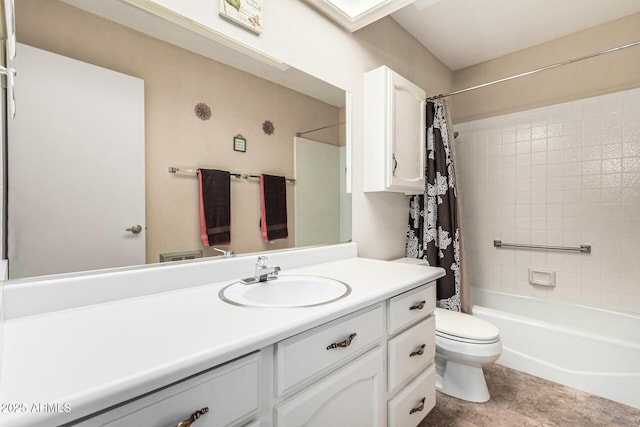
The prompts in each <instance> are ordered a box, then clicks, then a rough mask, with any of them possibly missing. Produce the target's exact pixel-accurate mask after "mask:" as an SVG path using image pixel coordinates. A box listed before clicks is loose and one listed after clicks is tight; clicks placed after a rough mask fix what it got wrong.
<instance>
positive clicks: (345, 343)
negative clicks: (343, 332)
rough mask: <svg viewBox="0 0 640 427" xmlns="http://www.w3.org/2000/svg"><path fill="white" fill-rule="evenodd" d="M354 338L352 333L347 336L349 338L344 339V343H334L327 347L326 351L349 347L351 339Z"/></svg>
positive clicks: (354, 335)
mask: <svg viewBox="0 0 640 427" xmlns="http://www.w3.org/2000/svg"><path fill="white" fill-rule="evenodd" d="M355 337H356V333H355V332H354V333H352V334H351V335H349V337H348V338H347V339H345V340H344V341H340V342H334V343H333V344H331V345H328V346H327V350H331V349H332V348H338V347H341V348H346V347H349V346H350V345H351V341H353V339H354V338H355Z"/></svg>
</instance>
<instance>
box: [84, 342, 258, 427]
mask: <svg viewBox="0 0 640 427" xmlns="http://www.w3.org/2000/svg"><path fill="white" fill-rule="evenodd" d="M260 361H261V358H260V354H259V353H257V352H256V353H253V354H250V355H248V356H245V357H243V358H241V359H239V360H235V361H233V362H230V363H227V364H224V365H222V366H220V367H216V368H214V369H212V370H210V371H207V372H204V373H201V374H198V375H195V376H193V377H191V378H189V379H186V380H184V381H181V382H179V383H177V384H174V385H170V386H168V387H166V388H163V389H161V390H158V391H156V392H153V393H150V394H148V395H146V396H143V397H141V398H139V399H136V400H133V401H132V402H130V403H126V404H124V405H122V406H119V407H116V408H115V409H112V410H110V411H108V412H105V413H104V414H101V415H98V416H95V417H93V418H89V419H88V420H86V421H84V422H81V423H79V424H78V425H79V426H82V427H89V426H109V427H120V426H122V427H125V426H126V427H130V426H144V427H169V426H171V427H173V426H180V427H182V426H184V425H185V423H183V424H182V425H180V423H181V422H183V421H187V420H189V418H190V417H191V416H192V415H194V414H198V415H196V417H197V420H196V421H195V422H194V423H193V425H194V427H197V426H207V427H214V426H244V425H247V424H249V422H251V420H252V419H253V418H255V416H256V414H257V413H258V409H259V401H260V399H259V395H260V389H259V378H260V377H259V373H260ZM205 408H206V409H205ZM187 424H188V423H187ZM255 425H259V424H255Z"/></svg>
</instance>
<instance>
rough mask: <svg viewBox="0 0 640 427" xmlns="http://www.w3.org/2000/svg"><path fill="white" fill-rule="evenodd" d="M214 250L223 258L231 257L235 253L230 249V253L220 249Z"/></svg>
mask: <svg viewBox="0 0 640 427" xmlns="http://www.w3.org/2000/svg"><path fill="white" fill-rule="evenodd" d="M212 249H213V250H214V251H216V252H220V253H221V254H222V256H226V257H230V256H231V255H233V251H232V250H231V249H229V250H228V251H225V250H224V249H218V248H212Z"/></svg>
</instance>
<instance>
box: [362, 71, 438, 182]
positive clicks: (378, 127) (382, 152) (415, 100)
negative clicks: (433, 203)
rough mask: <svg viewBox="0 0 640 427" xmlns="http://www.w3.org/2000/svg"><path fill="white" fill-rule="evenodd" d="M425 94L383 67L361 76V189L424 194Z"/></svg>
mask: <svg viewBox="0 0 640 427" xmlns="http://www.w3.org/2000/svg"><path fill="white" fill-rule="evenodd" d="M425 97H426V94H425V91H424V90H423V89H422V88H420V87H418V86H417V85H415V84H414V83H412V82H410V81H409V80H407V79H405V78H404V77H402V76H401V75H399V74H398V73H396V72H394V71H393V70H391V69H389V68H388V67H386V66H382V67H379V68H376V69H375V70H372V71H369V72H367V73H365V75H364V141H365V143H364V191H391V192H400V193H405V194H422V193H423V192H424V156H425V143H426V141H425V121H426V118H425Z"/></svg>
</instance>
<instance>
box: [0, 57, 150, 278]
mask: <svg viewBox="0 0 640 427" xmlns="http://www.w3.org/2000/svg"><path fill="white" fill-rule="evenodd" d="M17 52H18V54H17V55H16V59H15V61H14V62H13V65H11V66H12V67H14V68H15V69H16V70H17V73H18V77H16V81H15V98H16V108H17V109H16V116H15V118H13V119H12V118H8V120H7V122H8V123H7V126H8V153H7V156H8V165H9V166H8V206H7V209H8V211H7V215H8V217H7V227H8V228H7V230H8V231H7V251H8V258H9V276H10V278H19V277H27V276H37V275H43V274H53V273H64V272H73V271H84V270H94V269H100V268H109V267H116V266H125V265H135V264H144V262H145V237H144V236H145V229H144V227H145V224H144V221H145V184H144V176H145V172H144V81H143V80H140V79H137V78H134V77H131V76H127V75H124V74H120V73H117V72H114V71H111V70H107V69H104V68H100V67H97V66H94V65H91V64H87V63H84V62H80V61H77V60H74V59H70V58H67V57H64V56H60V55H57V54H53V53H50V52H46V51H43V50H40V49H35V48H33V47H30V46H26V45H22V44H19V45H18V47H17ZM138 225H139V226H140V227H141V232H140V233H138V234H134V233H132V232H131V231H126V229H127V228H132V227H135V226H138Z"/></svg>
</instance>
